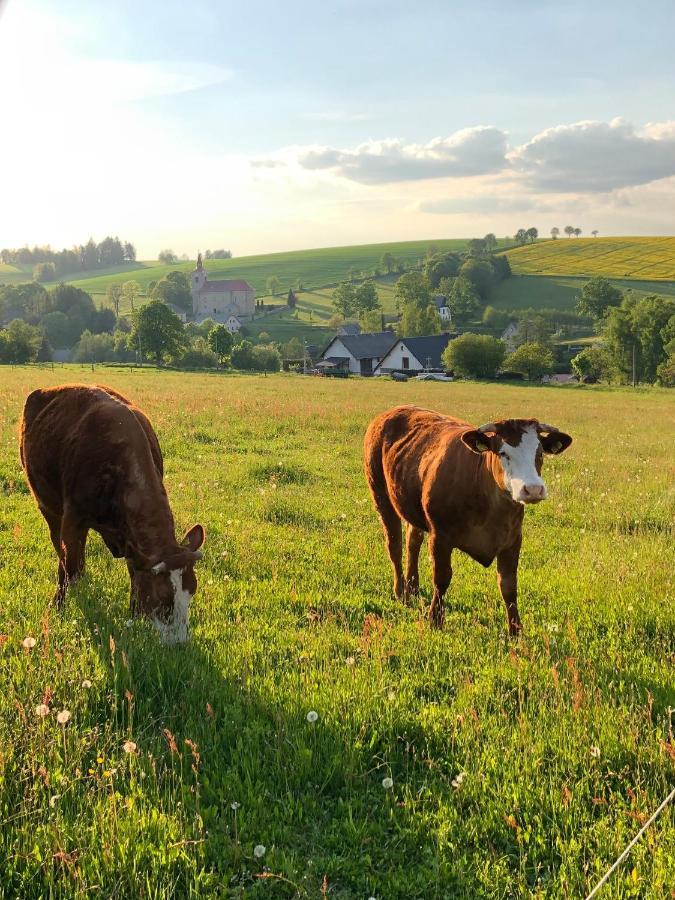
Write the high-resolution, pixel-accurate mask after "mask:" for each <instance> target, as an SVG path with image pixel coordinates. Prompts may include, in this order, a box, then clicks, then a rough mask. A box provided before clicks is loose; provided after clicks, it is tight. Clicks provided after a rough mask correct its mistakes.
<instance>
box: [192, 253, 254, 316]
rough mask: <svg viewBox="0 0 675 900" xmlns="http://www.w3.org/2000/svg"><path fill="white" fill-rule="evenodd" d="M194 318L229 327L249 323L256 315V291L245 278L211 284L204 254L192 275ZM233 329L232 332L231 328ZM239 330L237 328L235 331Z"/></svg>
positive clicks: (217, 281) (221, 280)
mask: <svg viewBox="0 0 675 900" xmlns="http://www.w3.org/2000/svg"><path fill="white" fill-rule="evenodd" d="M190 291H191V293H192V318H193V320H194V321H195V322H202V321H203V320H204V319H213V320H214V321H215V322H219V323H222V324H224V325H226V326H227V327H228V328H229V327H230V325H232V326H234V325H235V322H234V321H233V320H236V321H237V322H239V323H241V322H245V321H249V320H250V319H252V318H253V316H254V314H255V290H254V289H253V288H252V287H251V285H250V284H249V283H248V281H244V280H243V279H218V280H216V281H209V276H208V272H207V271H206V269H205V268H204V263H203V261H202V255H201V253H200V254H199V255H198V256H197V265H196V266H195V268H194V269H193V270H192V274H191V275H190ZM231 330H232V329H231ZM234 330H238V329H236V328H235V329H234Z"/></svg>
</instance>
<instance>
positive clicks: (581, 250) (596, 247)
mask: <svg viewBox="0 0 675 900" xmlns="http://www.w3.org/2000/svg"><path fill="white" fill-rule="evenodd" d="M508 257H509V262H510V263H511V268H512V270H513V272H514V273H516V274H518V275H586V276H588V277H591V276H593V275H603V276H605V277H606V278H636V279H639V280H648V281H674V280H675V237H608V238H559V239H558V240H556V241H540V242H537V243H534V244H528V245H527V246H524V247H517V248H515V249H513V250H509V251H508Z"/></svg>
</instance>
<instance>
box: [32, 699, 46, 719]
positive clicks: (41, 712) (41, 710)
mask: <svg viewBox="0 0 675 900" xmlns="http://www.w3.org/2000/svg"><path fill="white" fill-rule="evenodd" d="M35 715H36V716H39V717H40V718H41V719H44V717H45V716H48V715H49V707H48V706H47V704H46V703H38V705H37V706H36V707H35Z"/></svg>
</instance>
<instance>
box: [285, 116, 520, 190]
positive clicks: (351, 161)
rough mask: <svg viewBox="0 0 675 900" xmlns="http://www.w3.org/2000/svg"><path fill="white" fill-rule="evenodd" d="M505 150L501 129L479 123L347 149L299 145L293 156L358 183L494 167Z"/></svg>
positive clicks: (502, 161) (500, 162)
mask: <svg viewBox="0 0 675 900" xmlns="http://www.w3.org/2000/svg"><path fill="white" fill-rule="evenodd" d="M505 153H506V135H505V134H504V132H503V131H500V130H499V129H498V128H492V127H484V126H479V127H477V128H465V129H463V130H462V131H457V132H455V133H454V134H452V135H450V137H445V138H442V137H438V138H434V140H432V141H429V142H428V143H427V144H405V143H403V141H401V140H399V139H398V138H387V139H385V140H380V141H366V142H365V143H363V144H360V145H359V146H358V147H355V148H354V149H353V150H341V149H336V148H333V147H307V148H304V149H303V148H300V149H299V152H298V155H297V161H298V163H299V164H300V166H302V167H303V168H305V169H314V170H316V169H327V170H330V171H332V172H333V173H335V174H337V175H341V176H343V177H344V178H349V179H350V180H352V181H357V182H360V183H362V184H385V183H387V182H396V181H412V180H420V179H427V178H447V177H454V178H462V177H468V176H473V175H484V174H486V173H490V172H499V171H500V170H501V169H503V168H504V167H505V165H506V160H505Z"/></svg>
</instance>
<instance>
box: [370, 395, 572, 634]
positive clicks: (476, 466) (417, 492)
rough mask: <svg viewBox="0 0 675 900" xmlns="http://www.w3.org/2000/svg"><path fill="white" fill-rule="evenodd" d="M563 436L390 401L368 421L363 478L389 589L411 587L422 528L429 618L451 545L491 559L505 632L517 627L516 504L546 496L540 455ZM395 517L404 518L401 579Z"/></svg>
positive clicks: (438, 602)
mask: <svg viewBox="0 0 675 900" xmlns="http://www.w3.org/2000/svg"><path fill="white" fill-rule="evenodd" d="M571 443H572V438H571V437H570V436H569V435H568V434H564V433H563V432H562V431H558V429H557V428H554V427H553V426H552V425H544V424H543V423H540V422H538V421H537V420H536V419H504V420H502V421H499V422H490V423H488V424H487V425H481V427H480V428H474V427H473V426H472V425H468V424H467V423H466V422H462V421H461V420H459V419H454V418H451V417H450V416H443V415H441V414H440V413H437V412H432V411H431V410H428V409H419V408H418V407H415V406H398V407H396V408H395V409H392V410H389V412H385V413H382V414H381V415H379V416H377V417H376V418H375V419H373V421H372V422H371V423H370V425H369V426H368V429H367V431H366V436H365V445H364V455H365V469H366V478H367V479H368V484H369V486H370V490H371V493H372V495H373V501H374V503H375V506H376V508H377V511H378V512H379V514H380V518H381V519H382V525H383V527H384V532H385V536H386V542H387V548H388V550H389V556H390V558H391V563H392V566H393V568H394V593H395V594H396V596H397V597H398V598H399V599H405V600H408V598H409V596H410V595H414V594H417V593H418V591H419V571H418V560H419V553H420V547H421V546H422V541H423V540H424V534H425V532H426V533H428V534H429V544H430V554H431V561H432V569H433V582H434V594H433V599H432V602H431V609H430V611H429V618H430V620H431V624H432V625H434V626H435V627H437V628H441V627H442V625H443V618H444V606H443V596H444V594H445V592H446V591H447V589H448V587H449V586H450V580H451V578H452V566H451V555H452V551H453V550H454V549H455V548H456V549H458V550H463V551H464V553H467V554H468V555H469V556H471V557H472V558H473V559H475V560H476V561H477V562H479V563H481V565H483V566H486V567H487V566H489V565H490V564H491V563H492V561H493V560H494V559H495V557H496V558H497V573H498V581H499V589H500V591H501V595H502V597H503V598H504V603H505V604H506V615H507V619H508V624H509V632H510V633H511V634H518V632H519V631H520V629H521V627H522V626H521V622H520V616H519V615H518V605H517V602H516V595H517V578H518V557H519V555H520V545H521V541H522V524H523V515H524V506H525V504H527V503H539V501H541V500H545V499H546V486H545V485H544V482H543V481H542V479H541V465H542V461H543V454H544V453H562V452H563V450H566V449H567V447H569V445H570V444H571ZM401 520H404V521H405V522H406V523H407V535H406V546H407V565H406V575H405V581H404V579H403V568H402V555H403V548H402V541H401Z"/></svg>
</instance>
